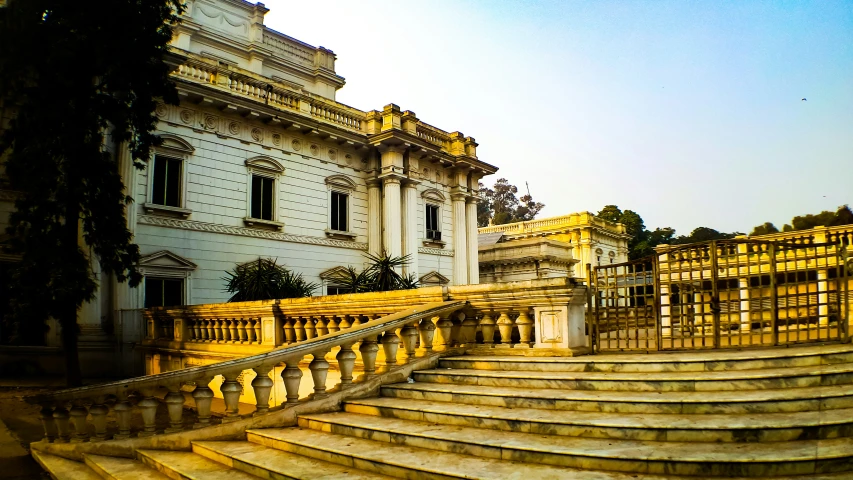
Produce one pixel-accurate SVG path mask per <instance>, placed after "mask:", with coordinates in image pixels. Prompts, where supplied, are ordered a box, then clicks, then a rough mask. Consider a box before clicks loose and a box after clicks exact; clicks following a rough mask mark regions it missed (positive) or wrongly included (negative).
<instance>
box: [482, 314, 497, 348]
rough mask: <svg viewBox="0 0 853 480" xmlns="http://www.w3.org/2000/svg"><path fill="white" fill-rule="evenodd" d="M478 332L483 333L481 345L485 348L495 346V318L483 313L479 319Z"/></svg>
mask: <svg viewBox="0 0 853 480" xmlns="http://www.w3.org/2000/svg"><path fill="white" fill-rule="evenodd" d="M480 331H482V332H483V343H484V344H485V345H486V346H489V347H491V346H493V345H494V344H495V317H493V316H492V314H491V313H490V312H483V316H482V318H480Z"/></svg>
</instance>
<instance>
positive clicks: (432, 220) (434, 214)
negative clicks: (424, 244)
mask: <svg viewBox="0 0 853 480" xmlns="http://www.w3.org/2000/svg"><path fill="white" fill-rule="evenodd" d="M426 231H427V238H428V239H430V240H441V227H440V223H439V218H438V206H437V205H427V206H426Z"/></svg>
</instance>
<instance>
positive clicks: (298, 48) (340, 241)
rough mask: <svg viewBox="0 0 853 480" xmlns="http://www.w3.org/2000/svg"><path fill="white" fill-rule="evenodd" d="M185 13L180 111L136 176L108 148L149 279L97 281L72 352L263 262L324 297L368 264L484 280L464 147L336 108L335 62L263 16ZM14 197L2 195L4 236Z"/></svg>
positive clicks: (216, 2)
mask: <svg viewBox="0 0 853 480" xmlns="http://www.w3.org/2000/svg"><path fill="white" fill-rule="evenodd" d="M186 6H187V10H186V12H185V14H184V16H183V22H182V23H181V24H180V25H179V26H178V27H176V34H175V37H174V39H173V41H172V45H173V47H174V53H175V54H176V59H175V63H176V68H175V71H174V73H173V78H174V80H175V81H176V83H177V85H178V91H179V94H180V99H181V101H180V105H178V106H171V105H165V104H162V105H159V106H158V107H157V109H156V114H157V117H158V118H159V123H158V125H157V130H158V134H159V135H160V136H161V137H162V138H163V144H162V145H161V146H159V147H158V148H157V149H156V153H155V155H154V156H153V158H152V159H151V161H149V163H148V167H147V168H146V169H145V170H143V171H137V170H136V169H135V168H133V166H132V162H131V160H130V155H129V152H128V151H127V150H126V149H124V148H122V147H123V146H119V147H118V148H117V149H116V155H117V156H118V158H119V165H120V168H121V169H122V174H123V177H124V179H125V185H126V187H127V189H128V193H129V195H131V196H132V197H133V198H134V199H135V203H134V204H133V206H132V207H131V208H130V209H129V211H128V225H129V228H130V229H131V231H132V232H133V234H134V242H135V243H137V244H138V245H139V247H140V251H141V253H142V255H143V258H142V260H141V263H140V267H141V270H142V273H143V274H144V276H145V280H144V282H143V284H142V285H141V286H140V287H139V288H135V289H130V288H129V287H127V286H126V285H124V284H116V283H115V282H114V281H113V280H112V279H110V278H108V277H107V276H106V275H102V278H101V279H100V280H101V281H100V285H101V290H100V293H99V298H98V300H96V301H94V302H92V303H90V304H87V305H86V306H85V307H84V309H83V310H82V311H81V314H80V320H79V322H80V324H81V326H82V333H83V336H82V337H81V342H83V343H84V344H85V342H86V341H87V338H91V339H92V342H93V345H103V348H114V345H115V343H116V342H115V341H112V342H111V341H110V340H108V339H107V338H106V337H105V335H104V331H112V330H113V329H114V330H115V331H117V332H125V333H126V331H127V329H128V325H129V324H130V323H135V322H136V321H137V320H135V317H136V315H133V314H130V313H129V312H133V311H135V310H136V309H139V308H142V307H146V306H154V305H167V304H200V303H216V302H223V301H226V300H227V298H228V294H227V293H226V292H225V291H224V290H223V288H224V286H225V281H224V280H223V277H224V276H225V271H228V270H231V269H232V268H233V267H234V266H235V265H236V264H240V263H244V262H247V261H250V260H254V259H257V258H258V257H271V258H276V259H278V262H279V263H280V264H283V265H285V266H287V267H288V268H290V269H292V270H294V271H296V272H300V273H302V274H303V276H304V277H305V278H306V280H308V281H313V282H317V283H321V284H322V288H321V291H318V292H316V293H317V294H326V293H327V292H328V293H335V292H336V289H335V287H334V285H329V284H328V275H327V273H328V272H329V271H332V270H333V269H336V268H339V267H345V266H348V265H352V266H354V267H356V268H358V269H361V268H363V267H364V264H365V257H364V254H365V253H367V252H372V253H380V252H382V251H386V252H388V253H389V254H391V255H394V256H399V255H409V256H410V258H411V262H410V265H409V266H408V267H407V268H406V269H405V271H404V272H403V273H405V274H415V275H416V276H417V277H418V278H420V279H422V282H423V283H425V284H438V283H447V282H449V283H452V284H468V283H478V281H479V280H478V278H479V273H478V263H477V223H476V188H477V185H478V182H479V180H480V179H481V178H482V177H483V176H484V175H488V174H491V173H494V172H495V171H496V170H497V169H496V168H495V167H494V166H492V165H489V164H487V163H484V162H482V161H480V160H479V159H478V158H477V154H476V147H477V143H476V142H475V141H474V139H473V138H471V137H466V136H465V135H463V134H462V133H460V132H452V133H450V132H446V131H444V130H441V129H438V128H436V127H433V126H431V125H428V124H426V123H423V122H421V121H420V120H419V119H418V118H417V116H416V115H415V113H414V112H412V111H401V109H400V108H399V107H397V106H396V105H393V104H389V105H386V106H385V107H384V108H383V109H381V110H371V111H362V110H358V109H356V108H352V107H350V106H347V105H344V104H341V103H338V102H336V101H335V94H336V92H337V90H338V89H340V88H341V87H343V85H344V79H343V77H341V76H339V75H338V74H337V73H336V72H335V54H334V53H333V52H332V51H331V50H328V49H325V48H323V47H313V46H311V45H308V44H305V43H303V42H300V41H299V40H296V39H293V38H291V37H288V36H287V35H284V34H281V33H279V32H276V31H274V30H271V29H269V28H267V27H266V26H265V25H264V24H263V20H264V15H265V14H266V13H267V11H268V10H267V9H266V8H265V7H264V6H263V4H260V3H259V4H252V3H249V2H245V1H242V0H188V1H187V2H186ZM0 187H2V185H0ZM13 199H14V193H13V192H8V191H6V192H2V191H0V217H2V218H0V228H2V227H5V223H6V216H7V212H9V211H10V210H11V203H12V202H13ZM95 268H97V266H96V267H95ZM324 273H326V274H324ZM113 327H115V328H113ZM56 331H57V329H52V332H53V333H52V334H51V335H54V334H56ZM125 333H122V335H125ZM87 335H88V337H87ZM128 338H130V341H132V338H134V336H133V335H131V336H130V337H128ZM128 338H125V339H124V340H126V341H127V340H128ZM55 341H56V338H53V339H52V340H50V341H49V343H50V342H55ZM119 343H121V342H119ZM108 344H110V346H109V347H107V345H108ZM93 348H95V347H93ZM95 349H96V350H97V348H95Z"/></svg>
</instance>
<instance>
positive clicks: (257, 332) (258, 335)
mask: <svg viewBox="0 0 853 480" xmlns="http://www.w3.org/2000/svg"><path fill="white" fill-rule="evenodd" d="M255 343H258V344H260V343H261V319H260V318H256V319H255Z"/></svg>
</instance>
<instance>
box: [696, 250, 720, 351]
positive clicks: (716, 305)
mask: <svg viewBox="0 0 853 480" xmlns="http://www.w3.org/2000/svg"><path fill="white" fill-rule="evenodd" d="M710 250H711V251H710V252H709V253H710V259H711V317H712V321H713V322H714V323H713V327H714V348H720V286H719V285H718V284H717V280H719V275H718V272H717V261H718V259H717V241H716V240H714V241H712V242H711V246H710ZM700 265H701V264H700ZM703 276H704V275H703ZM703 316H704V314H703ZM703 344H704V342H703Z"/></svg>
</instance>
